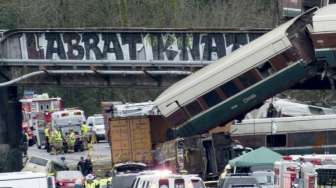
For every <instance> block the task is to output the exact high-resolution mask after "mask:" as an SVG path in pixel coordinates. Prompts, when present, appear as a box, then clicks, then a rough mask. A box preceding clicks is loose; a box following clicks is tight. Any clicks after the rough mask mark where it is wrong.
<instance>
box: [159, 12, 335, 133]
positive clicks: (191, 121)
mask: <svg viewBox="0 0 336 188" xmlns="http://www.w3.org/2000/svg"><path fill="white" fill-rule="evenodd" d="M316 10H317V9H311V10H309V11H307V12H306V13H304V14H302V15H300V16H298V17H296V18H294V19H292V20H290V21H288V22H286V23H284V24H283V25H281V26H279V27H277V28H276V29H274V30H272V31H271V32H269V33H266V34H265V35H263V36H261V37H260V38H258V39H256V40H255V41H253V42H251V43H249V44H248V45H246V46H244V47H242V48H240V49H238V50H236V51H235V52H234V53H232V54H230V55H229V56H226V57H224V58H222V59H220V60H219V61H217V62H215V63H212V64H210V65H208V66H206V67H205V68H203V69H201V70H199V71H197V72H195V73H194V74H192V75H190V76H188V77H187V78H185V79H183V80H181V81H179V82H177V83H176V84H174V85H173V86H171V87H170V88H168V89H167V90H166V91H164V92H163V93H162V94H161V95H160V96H159V97H158V98H157V99H156V100H155V104H156V105H157V106H158V108H159V110H160V112H161V113H162V114H163V115H164V116H165V117H167V118H168V119H169V120H170V122H171V123H172V124H173V125H175V127H176V128H174V129H172V130H171V132H170V136H171V137H184V136H190V135H195V134H200V133H204V132H206V131H208V130H209V129H211V128H213V127H216V126H218V125H220V124H223V123H226V122H229V121H231V120H233V119H235V118H237V117H239V116H242V115H244V114H245V113H247V112H248V111H250V110H251V109H253V108H256V107H257V106H259V105H260V104H261V103H262V102H263V101H264V100H265V99H267V98H269V97H271V96H274V95H275V94H277V93H279V92H281V91H283V90H285V89H287V88H289V87H291V86H293V85H294V84H296V83H297V82H299V81H300V80H302V79H304V78H307V77H309V72H310V70H311V69H312V66H310V65H311V64H313V63H314V62H315V54H314V46H313V42H312V39H311V36H310V29H311V28H312V17H313V15H314V12H316ZM335 12H336V9H335Z"/></svg>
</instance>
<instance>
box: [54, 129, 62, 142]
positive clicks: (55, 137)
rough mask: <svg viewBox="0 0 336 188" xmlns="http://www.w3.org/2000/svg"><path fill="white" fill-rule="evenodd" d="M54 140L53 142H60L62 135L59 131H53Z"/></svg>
mask: <svg viewBox="0 0 336 188" xmlns="http://www.w3.org/2000/svg"><path fill="white" fill-rule="evenodd" d="M54 139H55V142H62V135H61V133H60V132H59V131H55V133H54Z"/></svg>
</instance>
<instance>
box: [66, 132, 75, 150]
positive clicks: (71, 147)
mask: <svg viewBox="0 0 336 188" xmlns="http://www.w3.org/2000/svg"><path fill="white" fill-rule="evenodd" d="M66 142H67V144H68V152H69V153H73V152H75V142H76V135H75V132H74V130H73V129H70V132H69V134H68V135H67V137H66Z"/></svg>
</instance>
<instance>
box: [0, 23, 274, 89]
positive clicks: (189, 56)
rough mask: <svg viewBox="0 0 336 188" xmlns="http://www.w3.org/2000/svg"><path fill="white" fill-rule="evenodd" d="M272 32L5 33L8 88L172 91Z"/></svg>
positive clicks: (1, 68)
mask: <svg viewBox="0 0 336 188" xmlns="http://www.w3.org/2000/svg"><path fill="white" fill-rule="evenodd" d="M268 30H269V29H246V30H244V29H142V28H135V29H127V28H110V29H104V28H101V29H17V30H9V31H4V32H2V37H1V45H0V54H1V56H0V75H1V76H2V77H3V78H4V79H5V80H6V82H2V83H0V87H1V86H8V85H12V84H15V85H43V84H48V85H50V84H58V85H69V86H73V85H76V86H78V85H80V86H88V85H90V86H115V87H128V86H145V87H147V86H149V87H151V86H154V87H158V86H159V87H167V86H169V85H171V84H172V83H174V82H176V81H177V80H179V79H181V78H183V77H185V76H187V75H189V74H190V73H191V72H192V71H194V70H197V69H199V68H201V67H203V66H205V65H207V64H209V63H210V62H212V61H214V60H217V59H218V58H221V57H223V56H225V55H227V54H229V53H231V52H232V51H234V50H235V49H237V48H239V47H240V46H242V45H245V44H247V43H249V42H251V41H252V40H254V39H255V38H257V37H259V36H260V35H262V34H264V33H265V32H267V31H268Z"/></svg>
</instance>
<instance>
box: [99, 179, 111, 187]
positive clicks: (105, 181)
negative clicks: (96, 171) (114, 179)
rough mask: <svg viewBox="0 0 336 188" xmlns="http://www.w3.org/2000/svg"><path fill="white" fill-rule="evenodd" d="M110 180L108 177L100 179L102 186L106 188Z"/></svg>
mask: <svg viewBox="0 0 336 188" xmlns="http://www.w3.org/2000/svg"><path fill="white" fill-rule="evenodd" d="M108 181H109V179H107V178H104V179H100V181H99V185H100V188H106V186H107V183H108Z"/></svg>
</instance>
